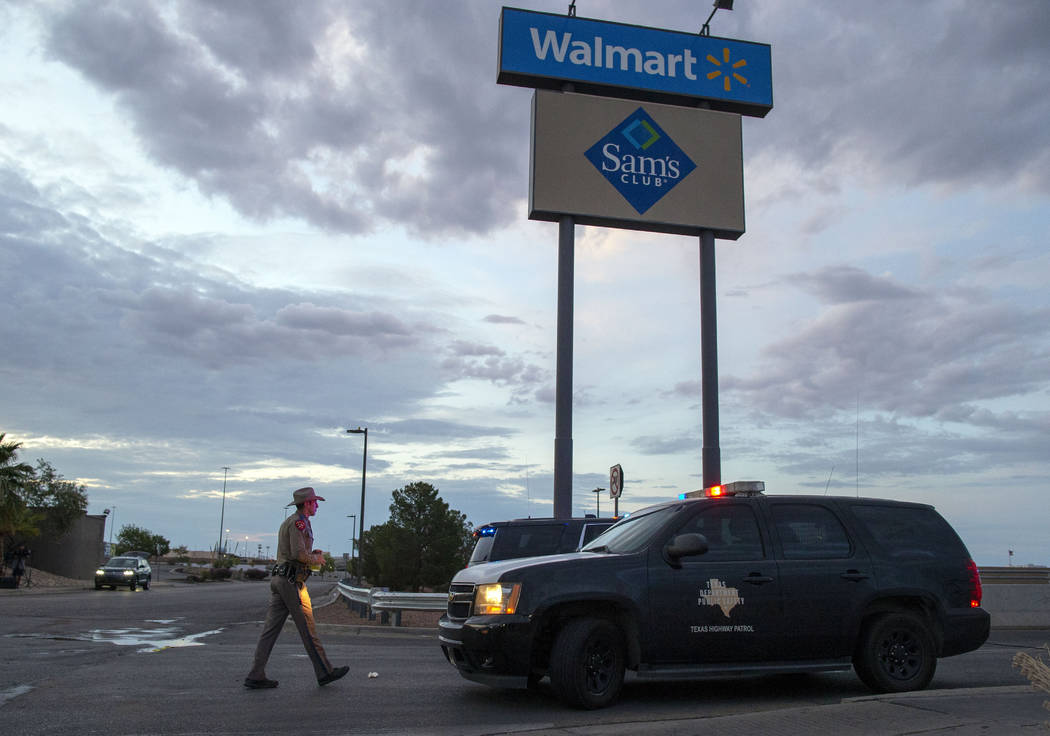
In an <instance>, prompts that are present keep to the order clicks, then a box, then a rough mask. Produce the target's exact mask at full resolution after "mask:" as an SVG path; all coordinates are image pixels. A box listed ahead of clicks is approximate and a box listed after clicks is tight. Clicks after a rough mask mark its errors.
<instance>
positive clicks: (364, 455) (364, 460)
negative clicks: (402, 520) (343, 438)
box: [346, 427, 368, 585]
mask: <svg viewBox="0 0 1050 736" xmlns="http://www.w3.org/2000/svg"><path fill="white" fill-rule="evenodd" d="M346 432H347V434H363V435H364V436H365V447H364V450H363V451H362V452H361V516H360V517H358V518H359V519H360V522H361V526H360V529H361V544H360V545H359V546H360V547H361V561H362V562H364V558H365V555H364V551H365V467H366V465H367V464H368V427H365V428H364V429H362V428H361V427H358V428H357V429H348V430H346ZM362 567H363V565H360V564H359V565H358V566H357V584H358V585H360V584H361V568H362Z"/></svg>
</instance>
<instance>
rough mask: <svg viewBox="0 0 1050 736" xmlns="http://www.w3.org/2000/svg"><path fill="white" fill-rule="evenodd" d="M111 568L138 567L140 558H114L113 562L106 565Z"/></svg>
mask: <svg viewBox="0 0 1050 736" xmlns="http://www.w3.org/2000/svg"><path fill="white" fill-rule="evenodd" d="M106 564H107V565H109V566H110V567H137V566H138V564H139V558H138V557H114V558H113V559H112V560H110V561H109V562H107V563H106Z"/></svg>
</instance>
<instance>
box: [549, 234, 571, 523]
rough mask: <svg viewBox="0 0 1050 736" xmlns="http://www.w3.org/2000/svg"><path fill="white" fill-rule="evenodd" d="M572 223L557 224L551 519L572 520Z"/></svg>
mask: <svg viewBox="0 0 1050 736" xmlns="http://www.w3.org/2000/svg"><path fill="white" fill-rule="evenodd" d="M575 228H576V221H575V219H574V218H573V217H572V216H571V215H563V216H562V217H561V218H560V219H559V221H558V346H557V349H558V357H557V368H556V376H555V389H554V391H555V396H554V518H556V519H568V518H571V517H572V322H573V283H574V278H575V276H574V261H575Z"/></svg>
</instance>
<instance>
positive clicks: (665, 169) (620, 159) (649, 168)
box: [585, 107, 696, 215]
mask: <svg viewBox="0 0 1050 736" xmlns="http://www.w3.org/2000/svg"><path fill="white" fill-rule="evenodd" d="M585 155H586V156H587V160H588V161H590V162H591V163H592V164H594V168H596V169H598V171H600V172H601V174H602V176H604V177H605V178H606V179H608V180H609V183H610V184H612V185H613V186H614V187H616V191H618V192H619V193H620V194H622V195H623V198H624V199H626V200H627V201H628V202H630V204H631V206H632V207H634V208H635V209H636V210H637V211H638V214H639V215H644V214H645V213H646V211H648V209H649V208H650V207H652V206H653V205H654V204H656V203H657V202H659V201H660V199H661V198H662V197H663V196H664V195H665V194H667V193H668V192H670V191H671V190H672V189H674V188H675V186H676V185H677V184H678V183H679V182H680V181H682V179H684V178H685V177H687V176H688V175H689V174H690V173H691V172H692V171H693V169H695V168H696V164H695V163H693V161H692V160H691V159H690V158H689V157H688V156H686V155H685V152H683V151H682V149H681V148H679V147H678V145H677V144H676V143H675V142H674V141H673V140H671V137H670V136H669V135H667V133H665V132H664V131H663V129H662V128H661V127H660V126H659V125H657V124H656V121H655V120H653V119H652V118H651V117H649V114H648V113H647V112H646V111H645V110H644V109H643V108H641V107H639V108H638V109H637V110H635V111H634V112H633V113H631V115H630V116H629V117H628V118H627V119H626V120H624V121H623V122H622V123H620V124H619V125H617V126H616V127H615V128H613V129H612V130H610V131H609V132H608V133H607V134H606V135H605V137H604V138H602V139H601V140H600V141H598V142H597V143H595V144H594V145H593V146H591V147H590V148H589V149H587V153H586V154H585Z"/></svg>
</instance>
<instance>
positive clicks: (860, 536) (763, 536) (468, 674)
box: [439, 482, 990, 708]
mask: <svg viewBox="0 0 1050 736" xmlns="http://www.w3.org/2000/svg"><path fill="white" fill-rule="evenodd" d="M762 486H763V484H762V483H760V482H750V483H747V484H730V485H729V486H728V487H726V488H724V489H723V488H721V487H716V488H713V489H711V490H710V492H709V495H708V496H706V497H700V498H685V499H680V500H678V501H671V502H668V503H663V504H659V505H656V506H651V507H649V508H646V509H642V510H641V511H637V512H634V513H633V514H631V515H630V516H629V517H628V518H626V519H624V520H623V521H620V522H619V523H617V524H616V525H615V526H613V527H611V528H610V529H608V530H607V531H606V532H605V533H604V534H602V535H601V536H600V537H599V538H597V539H596V540H594V541H593V542H591V543H590V544H588V545H587V546H585V547H584V548H583V549H582V550H581V551H580V552H576V553H572V554H561V555H553V556H549V557H533V558H529V559H518V560H503V561H500V562H489V563H487V564H484V565H475V566H473V567H468V568H465V569H463V570H460V571H459V572H458V573H456V576H455V577H454V578H453V580H452V584H451V587H450V589H449V597H448V610H447V612H446V614H445V615H444V616H442V618H441V621H440V623H439V630H440V634H439V637H440V643H441V647H442V649H443V651H444V653H445V656H446V658H447V659H448V661H449V662H450V663H451V664H452V665H453V666H454V667H456V669H457V670H458V671H459V673H460V674H461V675H462V676H463V677H465V678H467V679H468V680H474V681H476V682H480V683H483V684H486V685H492V686H496V687H527V686H529V685H531V684H533V683H535V682H537V681H538V680H539V679H541V678H543V677H544V676H549V677H550V683H551V687H552V689H553V690H554V693H555V694H556V695H557V696H558V697H559V698H560V699H562V700H563V701H564V702H566V703H568V704H571V705H574V706H577V707H583V708H599V707H603V706H605V705H608V704H609V703H611V702H612V701H613V700H615V699H616V696H617V695H618V694H619V691H620V688H621V686H622V684H623V680H624V671H625V670H626V669H631V670H634V671H635V672H637V676H638V677H639V678H655V679H664V678H682V677H712V676H735V675H759V674H773V673H793V672H833V671H841V670H846V669H849V668H850V667H852V668H853V669H854V670H856V673H857V675H858V676H859V677H860V679H861V680H862V681H863V682H864V683H865V684H866V685H867V686H868V687H869V688H871V689H872V690H874V691H876V692H902V691H906V690H918V689H922V688H924V687H926V686H927V684H929V682H930V680H931V679H932V677H933V673H934V670H935V669H936V666H937V659H938V657H948V656H951V655H955V654H962V653H963V652H969V651H972V650H974V649H977V648H978V647H980V646H981V645H982V644H983V643H984V642H985V641H986V640H987V638H988V633H989V625H990V617H989V615H988V613H987V612H986V611H984V610H983V609H982V608H981V607H980V606H981V580H980V576H979V575H978V571H977V566H976V565H975V564H974V562H973V560H972V559H971V558H970V555H969V553H968V552H967V550H966V547H965V546H964V545H963V542H962V540H960V539H959V537H958V535H957V534H956V533H955V531H954V530H953V529H952V528H951V526H950V525H949V524H948V522H947V521H945V520H944V518H943V517H941V515H940V514H938V513H937V511H936V510H935V509H934V508H933V507H932V506H928V505H925V504H920V503H910V502H903V501H888V500H884V499H871V498H850V497H829V496H792V495H775V496H766V495H764V494H763V493H762ZM716 489H717V490H716ZM718 493H720V496H719V497H715V496H716V494H718Z"/></svg>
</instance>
